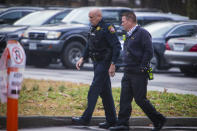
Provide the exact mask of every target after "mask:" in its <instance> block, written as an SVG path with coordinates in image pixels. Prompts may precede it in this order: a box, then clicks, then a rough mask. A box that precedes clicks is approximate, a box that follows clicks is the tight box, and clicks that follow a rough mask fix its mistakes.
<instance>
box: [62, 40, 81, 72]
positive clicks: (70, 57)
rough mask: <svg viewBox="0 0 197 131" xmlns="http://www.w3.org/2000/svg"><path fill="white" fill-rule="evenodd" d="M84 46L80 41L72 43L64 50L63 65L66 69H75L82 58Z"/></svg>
mask: <svg viewBox="0 0 197 131" xmlns="http://www.w3.org/2000/svg"><path fill="white" fill-rule="evenodd" d="M83 50H84V46H83V45H82V44H81V42H79V41H72V42H70V43H69V44H68V45H67V46H66V47H65V48H64V50H63V53H62V58H61V60H62V63H63V65H64V66H65V67H68V68H72V69H74V68H75V67H76V66H75V65H76V63H77V61H78V60H79V59H80V58H81V56H82V53H83Z"/></svg>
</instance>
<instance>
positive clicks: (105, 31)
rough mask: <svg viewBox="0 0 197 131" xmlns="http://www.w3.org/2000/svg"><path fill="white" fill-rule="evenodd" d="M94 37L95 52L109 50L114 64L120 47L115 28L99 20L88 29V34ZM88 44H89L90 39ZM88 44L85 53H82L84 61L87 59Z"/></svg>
mask: <svg viewBox="0 0 197 131" xmlns="http://www.w3.org/2000/svg"><path fill="white" fill-rule="evenodd" d="M91 33H92V34H93V35H95V38H94V47H96V50H97V51H101V52H102V49H103V48H106V47H107V48H109V49H110V50H111V52H112V54H111V56H112V58H111V59H112V60H111V61H112V62H113V63H116V62H117V59H118V57H119V54H120V50H121V45H120V42H119V40H118V37H117V35H116V30H115V28H114V27H113V26H112V25H111V24H108V23H105V22H104V21H103V20H101V21H100V22H99V23H98V25H97V26H95V27H94V26H91V27H90V34H91ZM88 42H91V41H90V39H89V40H88ZM89 45H90V44H88V43H87V44H86V48H85V51H84V53H83V55H82V56H83V57H84V59H87V58H88V57H89V51H90V47H89Z"/></svg>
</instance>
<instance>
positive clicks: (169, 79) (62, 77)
mask: <svg viewBox="0 0 197 131" xmlns="http://www.w3.org/2000/svg"><path fill="white" fill-rule="evenodd" d="M122 75H123V73H122V71H118V72H116V75H115V77H113V78H111V81H112V87H120V82H121V78H122ZM24 77H25V78H33V79H43V80H57V81H71V82H76V83H86V84H91V81H92V79H93V71H92V65H91V64H85V65H84V67H83V68H82V69H81V70H80V71H77V70H76V69H65V68H64V67H63V66H62V65H61V64H51V65H50V66H49V67H47V68H35V67H33V66H27V68H26V70H25V73H24ZM196 78H197V77H186V76H184V75H183V73H181V72H180V70H179V69H178V68H171V69H170V70H162V71H158V72H157V73H154V80H152V81H149V84H148V90H157V91H162V92H163V91H164V90H165V91H167V92H174V93H181V94H194V95H197V88H196V85H197V81H196Z"/></svg>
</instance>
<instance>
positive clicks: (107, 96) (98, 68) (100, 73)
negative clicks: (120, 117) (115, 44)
mask: <svg viewBox="0 0 197 131" xmlns="http://www.w3.org/2000/svg"><path fill="white" fill-rule="evenodd" d="M109 67H110V63H109V62H104V61H101V62H96V63H94V78H93V82H92V84H91V86H90V89H89V92H88V98H87V99H88V104H87V108H86V110H85V112H84V113H83V115H82V119H84V120H85V121H87V122H90V120H91V118H92V114H93V111H94V108H95V106H96V102H97V99H98V96H99V95H100V97H101V98H102V102H103V106H104V109H105V116H106V121H107V122H109V123H115V122H116V119H117V118H116V111H115V106H114V100H113V97H112V91H111V82H110V77H109V73H108V70H109Z"/></svg>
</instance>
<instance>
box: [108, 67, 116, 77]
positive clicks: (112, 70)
mask: <svg viewBox="0 0 197 131" xmlns="http://www.w3.org/2000/svg"><path fill="white" fill-rule="evenodd" d="M115 70H116V66H115V65H114V64H111V66H110V68H109V75H110V76H111V77H114V76H115Z"/></svg>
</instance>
